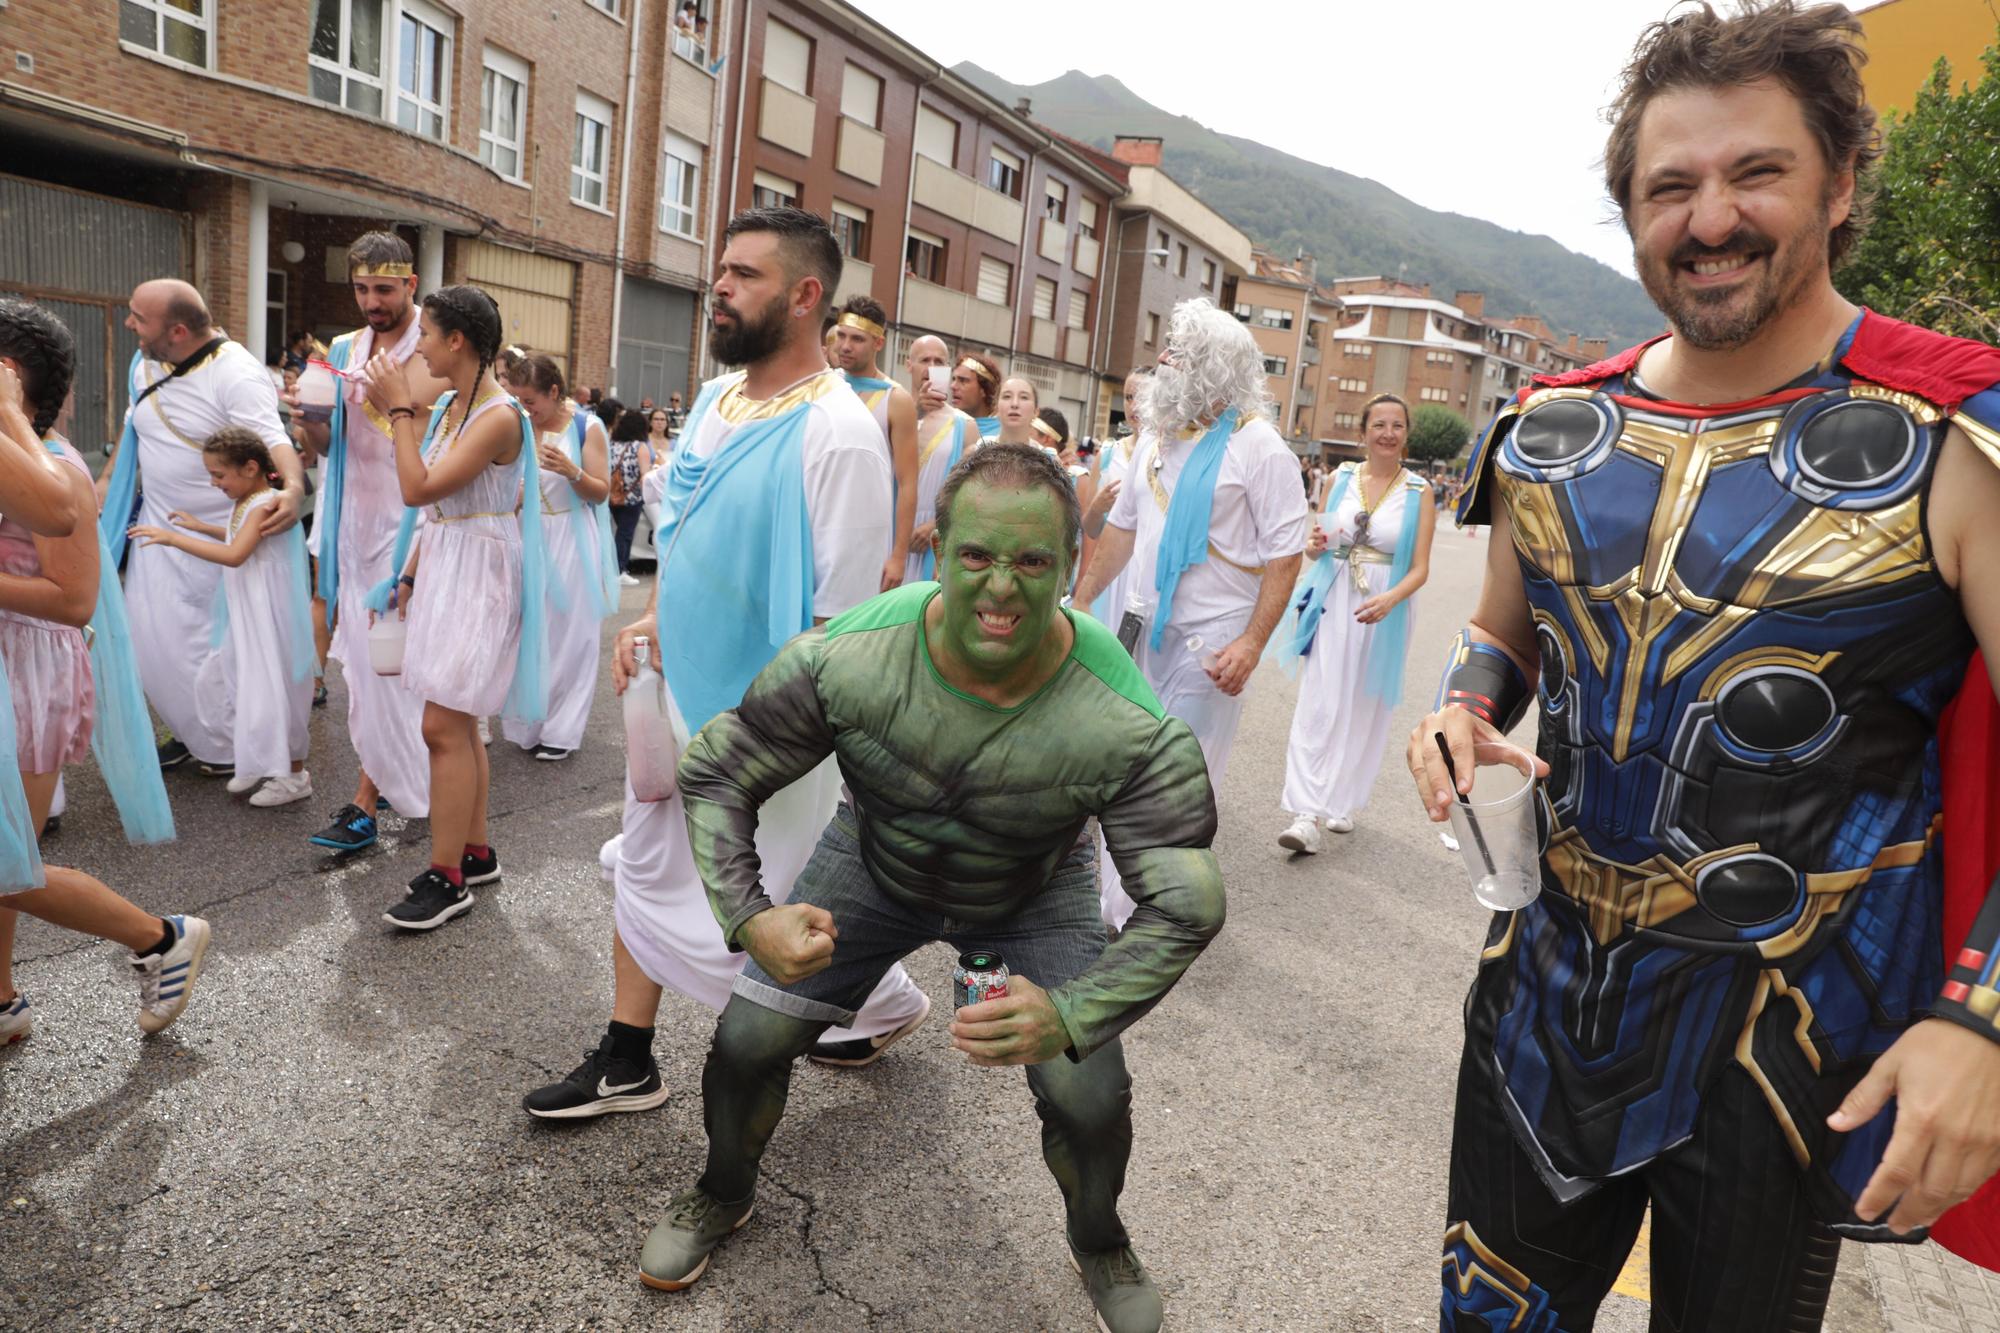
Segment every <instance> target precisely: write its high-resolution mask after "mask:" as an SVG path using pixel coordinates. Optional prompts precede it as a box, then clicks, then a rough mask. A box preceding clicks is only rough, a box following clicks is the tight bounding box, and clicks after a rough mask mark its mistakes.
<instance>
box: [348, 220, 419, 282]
mask: <svg viewBox="0 0 2000 1333" xmlns="http://www.w3.org/2000/svg"><path fill="white" fill-rule="evenodd" d="M415 263H416V256H415V255H413V254H411V253H410V243H409V242H408V241H406V240H404V239H403V238H402V237H400V236H398V235H397V234H396V233H395V232H393V231H364V232H362V233H361V234H360V235H359V236H357V237H355V238H354V244H352V245H350V246H348V247H347V276H348V277H350V278H351V277H353V276H354V270H355V269H357V268H363V267H366V268H374V267H375V266H376V265H378V264H412V265H414V264H415Z"/></svg>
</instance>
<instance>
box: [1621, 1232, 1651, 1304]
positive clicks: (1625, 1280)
mask: <svg viewBox="0 0 2000 1333" xmlns="http://www.w3.org/2000/svg"><path fill="white" fill-rule="evenodd" d="M1652 1240H1653V1214H1652V1211H1651V1210H1650V1209H1649V1210H1647V1213H1646V1216H1645V1217H1644V1218H1642V1219H1640V1222H1639V1238H1638V1239H1637V1240H1635V1241H1633V1242H1632V1253H1630V1254H1629V1255H1627V1256H1625V1267H1624V1268H1623V1269H1622V1270H1621V1271H1620V1272H1619V1274H1618V1280H1617V1281H1616V1282H1614V1283H1612V1284H1611V1289H1612V1290H1613V1291H1615V1292H1617V1293H1618V1294H1619V1295H1621V1296H1630V1297H1632V1298H1633V1299H1635V1300H1641V1301H1646V1302H1648V1303H1651V1301H1652V1299H1653V1261H1652V1258H1651V1256H1652V1252H1653V1251H1652Z"/></svg>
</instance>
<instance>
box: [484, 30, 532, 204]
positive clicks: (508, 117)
mask: <svg viewBox="0 0 2000 1333" xmlns="http://www.w3.org/2000/svg"><path fill="white" fill-rule="evenodd" d="M481 60H482V66H483V67H482V68H481V70H480V74H479V160H480V161H481V162H484V163H485V164H486V165H487V166H489V167H491V168H493V170H494V171H496V172H498V173H499V174H500V175H502V176H505V177H506V178H507V179H508V180H510V181H517V180H520V179H521V176H522V171H521V167H522V162H523V154H522V151H521V150H522V144H523V141H524V140H525V139H526V137H527V132H528V62H527V61H525V60H522V59H520V58H519V57H518V56H511V55H509V54H507V53H506V52H505V51H501V50H498V49H496V48H494V47H491V46H489V47H487V48H486V50H485V52H484V53H483V54H482V57H481Z"/></svg>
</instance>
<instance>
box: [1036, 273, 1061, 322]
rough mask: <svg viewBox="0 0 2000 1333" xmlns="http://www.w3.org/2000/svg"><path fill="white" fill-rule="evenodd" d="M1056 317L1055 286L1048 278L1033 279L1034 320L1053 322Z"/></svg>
mask: <svg viewBox="0 0 2000 1333" xmlns="http://www.w3.org/2000/svg"><path fill="white" fill-rule="evenodd" d="M1055 317H1056V285H1055V283H1054V282H1053V281H1051V280H1050V279H1048V278H1036V279H1035V318H1036V319H1047V320H1053V319H1055Z"/></svg>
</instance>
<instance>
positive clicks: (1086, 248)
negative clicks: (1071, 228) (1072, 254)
mask: <svg viewBox="0 0 2000 1333" xmlns="http://www.w3.org/2000/svg"><path fill="white" fill-rule="evenodd" d="M1100 249H1101V246H1100V244H1099V242H1098V240H1097V238H1096V237H1095V236H1084V235H1082V234H1078V236H1077V238H1076V258H1075V259H1074V260H1073V261H1072V262H1071V264H1070V267H1072V268H1074V269H1075V270H1076V271H1077V272H1078V273H1092V274H1094V273H1096V272H1097V256H1098V252H1099V250H1100Z"/></svg>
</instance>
